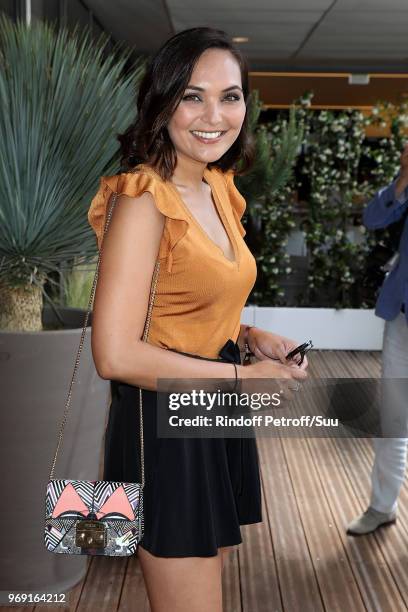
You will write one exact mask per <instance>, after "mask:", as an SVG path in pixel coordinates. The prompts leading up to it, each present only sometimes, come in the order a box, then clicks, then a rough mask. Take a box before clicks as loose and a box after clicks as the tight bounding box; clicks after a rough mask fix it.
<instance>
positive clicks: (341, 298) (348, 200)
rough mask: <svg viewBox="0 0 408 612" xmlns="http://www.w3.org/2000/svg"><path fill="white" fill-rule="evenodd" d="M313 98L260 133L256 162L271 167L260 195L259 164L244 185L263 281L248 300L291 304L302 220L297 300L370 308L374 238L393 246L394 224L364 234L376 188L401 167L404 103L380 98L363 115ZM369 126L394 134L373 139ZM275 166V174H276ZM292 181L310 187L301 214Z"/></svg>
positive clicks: (250, 239)
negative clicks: (314, 104)
mask: <svg viewBox="0 0 408 612" xmlns="http://www.w3.org/2000/svg"><path fill="white" fill-rule="evenodd" d="M312 98H313V93H312V92H306V93H305V94H304V96H302V98H301V99H299V100H296V101H295V105H294V107H293V108H292V109H291V110H290V112H289V113H287V112H285V111H282V112H281V113H279V115H278V117H277V119H276V120H275V121H274V122H273V123H267V124H263V125H261V126H258V127H257V130H256V131H257V134H261V135H262V137H258V138H259V143H261V146H260V156H259V162H258V164H259V166H260V167H262V165H264V167H266V168H269V169H270V174H269V180H266V181H264V182H263V185H262V189H263V190H264V191H263V193H261V194H260V190H261V188H260V182H261V179H260V175H262V170H260V171H259V172H258V175H254V176H253V177H252V182H251V183H250V182H248V183H247V185H249V186H250V188H251V189H253V193H254V194H256V199H255V198H252V199H251V198H250V201H251V202H252V206H251V208H250V214H249V218H248V228H249V232H248V239H247V241H248V244H249V246H250V247H251V250H252V252H253V253H254V255H255V257H256V259H257V263H258V280H257V283H256V285H255V288H254V290H253V292H252V294H251V296H250V297H251V298H252V303H257V304H259V305H286V304H287V300H286V295H285V285H287V279H288V275H290V274H291V273H292V266H291V258H290V256H289V255H288V254H287V252H286V245H287V239H288V236H289V234H290V233H291V231H292V230H293V229H294V228H295V227H296V226H297V225H298V224H299V222H300V228H301V229H302V230H303V232H304V236H305V241H306V245H307V252H308V256H307V260H308V262H307V267H308V278H307V288H306V290H305V291H303V293H301V294H300V295H298V297H297V302H296V303H297V304H298V305H303V306H327V307H336V308H346V307H357V308H358V307H363V308H364V307H373V305H374V303H375V299H376V295H375V290H376V287H374V286H372V285H370V281H369V279H368V276H367V269H368V263H369V258H370V252H371V249H372V248H373V246H374V244H375V243H376V242H377V241H379V240H382V241H383V242H384V243H387V239H388V230H381V231H378V232H376V233H374V232H368V231H366V230H365V228H364V226H363V225H362V212H363V208H364V206H365V205H366V203H367V202H368V201H369V199H371V198H372V197H373V195H374V194H375V192H376V191H377V190H378V189H379V188H380V187H381V186H384V185H387V184H389V183H390V182H391V181H392V179H393V178H394V177H395V175H396V173H397V171H398V168H399V161H400V155H401V150H402V148H403V144H404V130H405V128H406V125H407V116H408V113H407V110H408V107H407V105H406V104H403V105H401V106H398V107H396V106H393V105H391V104H389V103H384V102H383V103H379V104H378V105H377V106H376V107H375V108H374V109H373V112H372V114H371V115H370V116H369V117H365V116H364V115H363V114H362V113H361V112H359V111H356V110H351V109H348V110H344V111H329V110H312V109H311V108H310V105H311V101H312ZM291 121H292V122H293V125H292V127H291ZM368 125H373V126H377V127H385V126H386V125H391V133H390V136H389V137H387V138H379V139H372V140H368V139H367V138H366V136H365V130H366V127H367V126H368ZM282 128H283V129H282ZM302 136H303V151H302V154H301V155H300V156H298V151H299V145H300V142H301V140H298V137H299V138H300V139H302ZM264 143H267V144H264ZM275 151H276V152H277V155H276V157H275V158H273V161H272V152H275ZM285 151H288V155H285ZM265 159H266V160H268V161H269V162H270V165H269V166H268V163H267V162H265V161H264V160H265ZM295 161H296V162H297V172H298V174H299V175H300V177H301V179H300V183H297V184H296V182H295V179H294V177H293V164H294V162H295ZM273 172H275V173H276V174H275V177H274V178H271V177H272V174H273ZM252 185H253V187H252ZM296 187H301V190H302V192H303V193H305V191H306V192H307V195H306V202H305V205H306V211H305V214H303V215H302V217H299V216H297V211H296V208H295V206H294V192H295V190H296ZM247 197H248V196H247ZM254 219H255V223H254ZM254 235H256V238H254Z"/></svg>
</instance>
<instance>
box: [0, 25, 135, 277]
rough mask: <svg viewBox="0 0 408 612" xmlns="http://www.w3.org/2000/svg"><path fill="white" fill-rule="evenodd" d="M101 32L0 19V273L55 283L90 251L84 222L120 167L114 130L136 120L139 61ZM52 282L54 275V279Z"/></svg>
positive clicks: (89, 233)
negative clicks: (103, 180) (100, 183)
mask: <svg viewBox="0 0 408 612" xmlns="http://www.w3.org/2000/svg"><path fill="white" fill-rule="evenodd" d="M108 40H109V38H108V36H106V35H103V36H101V37H100V38H99V39H98V41H96V42H95V41H94V40H92V39H91V36H90V34H89V32H85V33H84V34H81V35H80V34H78V32H77V31H76V30H75V31H74V32H73V33H72V34H71V33H70V32H69V31H68V30H59V31H58V32H56V31H55V30H54V28H53V26H50V25H49V24H46V23H43V22H40V21H35V22H33V24H32V25H30V26H26V25H25V24H24V23H21V22H18V23H17V24H14V23H13V22H12V21H11V20H9V19H8V18H7V17H6V16H4V15H3V16H1V17H0V105H1V108H2V113H1V114H0V138H1V141H2V143H3V146H2V147H1V149H0V280H2V281H4V282H5V283H6V284H8V285H9V286H16V287H17V286H21V285H26V284H28V283H33V282H35V283H42V281H43V279H45V278H46V279H48V280H50V282H51V281H52V278H53V276H54V277H55V274H58V273H59V272H60V269H61V268H62V267H64V266H65V267H67V268H68V269H69V268H70V267H71V266H72V264H73V262H74V260H75V258H76V257H81V258H82V259H83V260H84V261H87V260H88V261H89V260H91V258H93V257H94V255H95V252H96V242H95V237H94V234H93V232H92V230H91V228H90V226H89V224H88V221H87V210H88V208H89V201H90V198H91V197H92V195H93V194H94V193H95V191H96V187H97V180H98V178H99V177H100V176H101V175H102V174H111V173H112V174H113V173H115V172H117V170H118V168H119V160H118V156H117V153H118V144H117V141H116V134H117V133H119V132H120V131H122V130H123V129H125V128H126V127H127V125H128V124H129V123H130V122H131V121H132V119H133V118H134V112H135V111H134V99H135V90H136V87H137V84H138V81H139V79H140V77H141V74H142V72H143V65H142V64H141V63H138V64H137V65H136V66H133V67H132V70H131V72H126V71H125V65H126V62H127V61H128V59H129V56H130V50H127V51H125V50H123V49H122V48H121V46H119V45H117V46H116V47H115V48H114V49H113V52H112V53H111V54H109V55H108V54H107V53H106V45H107V43H108ZM54 282H55V281H54Z"/></svg>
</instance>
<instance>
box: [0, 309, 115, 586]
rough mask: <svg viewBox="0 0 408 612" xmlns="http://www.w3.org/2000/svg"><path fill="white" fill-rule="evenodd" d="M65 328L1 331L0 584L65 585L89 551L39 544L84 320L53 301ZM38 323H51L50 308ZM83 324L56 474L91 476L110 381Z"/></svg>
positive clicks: (81, 569) (81, 572) (79, 574)
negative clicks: (52, 548) (74, 552)
mask: <svg viewBox="0 0 408 612" xmlns="http://www.w3.org/2000/svg"><path fill="white" fill-rule="evenodd" d="M59 312H60V316H61V317H62V319H63V322H64V325H65V329H58V330H55V331H54V330H48V331H39V332H6V331H0V360H1V368H0V387H1V405H2V409H1V411H0V463H1V466H2V476H1V479H0V482H1V492H2V503H1V506H0V519H1V520H0V537H1V542H2V549H3V554H2V555H0V590H3V591H9V590H10V591H12V590H15V591H33V592H48V591H54V592H64V591H66V590H69V589H71V588H72V587H73V586H74V585H75V584H77V582H79V581H80V580H82V579H83V577H84V576H85V573H86V570H87V559H88V558H87V556H85V555H83V556H80V555H75V556H70V555H62V554H53V553H50V552H49V551H48V550H46V548H45V545H44V528H45V493H46V486H47V482H48V478H49V473H50V468H51V464H52V460H53V457H54V453H55V449H56V445H57V441H58V437H59V431H60V424H61V419H62V416H63V413H64V407H65V400H66V396H67V391H68V387H69V383H70V381H71V376H72V370H73V366H74V363H75V358H76V354H77V350H78V344H79V339H80V336H81V332H82V325H83V321H84V315H85V313H84V311H82V310H79V309H68V308H66V309H59ZM43 323H49V324H51V325H54V324H55V323H56V321H55V319H54V316H53V312H52V311H51V310H50V309H49V308H47V307H46V308H45V309H44V311H43ZM90 331H91V328H90V327H88V328H87V333H86V336H87V337H86V339H85V344H84V347H83V351H82V355H81V361H80V366H79V370H78V376H77V380H76V383H75V385H74V388H73V394H72V402H71V409H70V411H69V414H68V420H67V426H66V428H65V431H64V438H63V443H62V445H61V448H60V453H59V454H58V459H57V463H56V472H55V475H54V477H56V478H77V479H84V480H96V479H97V478H98V477H99V475H98V471H99V465H100V459H101V453H102V440H103V435H104V430H105V422H106V418H107V413H108V407H109V399H110V393H109V391H110V389H109V382H108V381H106V380H103V379H101V378H99V376H98V374H97V372H96V370H95V366H94V363H93V358H92V352H91V346H90Z"/></svg>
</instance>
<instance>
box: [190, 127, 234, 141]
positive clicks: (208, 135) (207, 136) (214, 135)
mask: <svg viewBox="0 0 408 612" xmlns="http://www.w3.org/2000/svg"><path fill="white" fill-rule="evenodd" d="M226 132H227V130H224V131H218V132H203V131H201V130H192V131H191V134H192V135H193V136H194V138H195V139H196V140H198V141H199V142H202V143H203V144H214V143H216V142H220V140H221V138H222V137H223V136H224V134H226Z"/></svg>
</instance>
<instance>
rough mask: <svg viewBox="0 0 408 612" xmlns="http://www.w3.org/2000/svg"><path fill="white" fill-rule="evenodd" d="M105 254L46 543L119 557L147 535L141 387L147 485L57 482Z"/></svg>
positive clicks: (52, 483)
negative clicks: (144, 533) (144, 516)
mask: <svg viewBox="0 0 408 612" xmlns="http://www.w3.org/2000/svg"><path fill="white" fill-rule="evenodd" d="M117 196H118V194H117V192H115V193H114V194H113V196H111V198H112V204H111V206H110V209H109V213H108V215H107V219H106V223H105V227H104V233H103V236H105V234H106V231H107V229H108V226H109V223H110V220H111V216H112V212H113V208H114V206H115V204H116V200H117ZM102 242H103V240H102ZM101 254H102V244H101V246H100V250H99V257H98V262H97V265H96V271H95V278H94V281H93V285H92V290H91V296H90V299H89V305H88V309H87V313H86V316H85V323H84V326H83V330H82V334H81V339H80V342H79V348H78V353H77V357H76V360H75V365H74V371H73V375H72V378H71V383H70V385H69V389H68V395H67V399H66V403H65V410H64V414H63V418H62V423H61V427H60V432H59V437H58V443H57V448H56V451H55V454H54V458H53V462H52V466H51V471H50V476H49V481H48V484H47V489H46V496H45V534H44V540H45V547H46V548H47V550H49V551H50V552H53V553H65V554H71V555H91V556H94V555H105V556H115V557H116V556H129V555H132V554H134V553H135V551H136V548H137V544H138V543H139V541H140V540H141V539H142V537H143V530H144V522H143V488H144V484H145V474H144V447H143V406H142V389H141V388H139V411H140V449H141V453H140V455H141V456H140V464H141V483H129V482H110V481H103V480H68V479H57V478H54V470H55V464H56V460H57V455H58V451H59V449H60V446H61V443H62V438H63V431H64V427H65V424H66V421H67V416H68V410H69V407H70V403H71V396H72V388H73V385H74V382H75V377H76V373H77V369H78V365H79V359H80V355H81V352H82V348H83V344H84V339H85V333H86V326H87V323H88V317H89V313H90V310H91V307H92V302H93V298H94V295H95V287H96V283H97V280H98V272H99V265H100V261H101ZM159 269H160V261H159V260H157V261H156V264H155V268H154V272H153V277H152V284H151V289H150V297H149V306H148V311H147V317H146V322H145V326H144V330H143V337H142V339H143V341H144V342H146V341H147V336H148V333H149V327H150V319H151V313H152V308H153V302H154V297H155V293H156V285H157V279H158V273H159Z"/></svg>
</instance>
